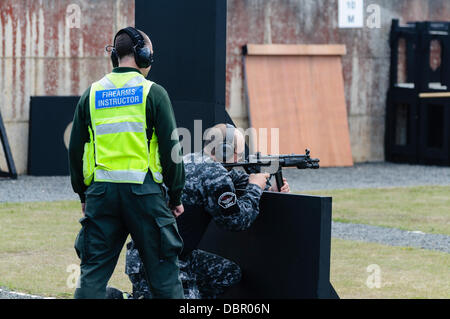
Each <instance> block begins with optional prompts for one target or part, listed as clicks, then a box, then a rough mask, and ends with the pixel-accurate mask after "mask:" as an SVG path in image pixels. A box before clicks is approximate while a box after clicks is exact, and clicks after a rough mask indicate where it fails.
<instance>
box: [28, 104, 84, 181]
mask: <svg viewBox="0 0 450 319" xmlns="http://www.w3.org/2000/svg"><path fill="white" fill-rule="evenodd" d="M79 99H80V97H79V96H42V97H40V96H39V97H36V96H32V97H31V101H30V129H29V140H28V174H29V175H38V176H51V175H69V164H68V158H67V148H66V145H65V143H64V135H65V134H66V140H67V139H68V137H69V136H70V128H71V127H70V126H69V125H70V124H71V122H72V120H73V115H74V113H75V109H76V106H77V103H78V100H79Z"/></svg>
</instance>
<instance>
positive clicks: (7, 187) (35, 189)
mask: <svg viewBox="0 0 450 319" xmlns="http://www.w3.org/2000/svg"><path fill="white" fill-rule="evenodd" d="M78 198H79V197H78V195H76V194H75V193H74V192H73V190H72V186H71V185H70V178H69V177H68V176H51V177H36V176H26V175H21V176H19V177H18V179H16V180H11V179H0V203H1V202H50V201H58V200H77V199H78Z"/></svg>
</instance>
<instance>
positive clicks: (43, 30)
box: [0, 0, 134, 174]
mask: <svg viewBox="0 0 450 319" xmlns="http://www.w3.org/2000/svg"><path fill="white" fill-rule="evenodd" d="M78 9H79V10H78ZM78 12H79V13H80V14H79V15H78ZM78 18H79V19H78ZM78 22H79V23H78ZM126 25H134V0H95V1H94V0H90V1H89V0H41V1H39V0H1V1H0V109H1V112H2V115H3V120H4V121H5V126H6V131H7V134H8V139H9V142H10V146H11V149H12V153H13V157H14V161H15V164H16V168H17V171H18V173H19V174H22V173H25V172H26V164H27V150H28V120H29V102H30V96H35V95H80V94H82V93H83V91H84V90H85V89H86V88H87V87H88V86H89V85H90V83H92V82H93V81H96V80H98V79H99V78H100V77H101V76H103V75H104V73H106V72H109V70H110V69H111V63H110V62H109V58H108V57H107V56H106V55H105V53H104V47H105V45H106V44H108V43H111V42H112V39H113V37H114V34H115V33H116V31H117V30H119V29H120V28H122V27H124V26H126ZM78 26H79V27H78ZM49 125H51V123H49ZM61 138H62V137H61ZM49 156H51V155H50V154H49ZM0 167H1V169H3V170H5V169H6V162H5V159H4V154H3V152H2V150H1V148H0Z"/></svg>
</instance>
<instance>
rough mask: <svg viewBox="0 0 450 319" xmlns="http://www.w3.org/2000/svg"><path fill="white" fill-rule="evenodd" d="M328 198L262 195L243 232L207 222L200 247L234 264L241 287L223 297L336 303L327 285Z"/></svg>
mask: <svg viewBox="0 0 450 319" xmlns="http://www.w3.org/2000/svg"><path fill="white" fill-rule="evenodd" d="M330 246H331V198H330V197H316V196H306V195H295V194H282V193H272V192H264V194H263V196H262V198H261V201H260V214H259V216H258V218H257V219H256V221H255V222H254V224H253V225H252V226H251V227H250V229H248V230H247V231H243V232H227V231H224V230H221V229H220V228H218V227H217V226H216V225H215V223H214V222H212V223H211V224H210V226H209V228H208V230H207V232H206V233H205V236H204V237H203V239H202V242H201V243H200V248H201V249H204V250H206V251H210V252H213V253H216V254H218V255H220V256H223V257H225V258H228V259H230V260H232V261H234V262H236V263H237V264H238V265H239V266H240V267H241V270H242V279H241V281H240V283H239V284H238V285H236V286H234V287H231V288H230V289H229V290H228V291H226V292H225V294H224V295H223V296H221V297H222V298H250V299H253V298H258V299H264V298H267V299H297V298H308V299H315V298H321V299H322V298H323V299H336V298H339V297H338V295H337V293H336V292H335V290H334V288H333V286H332V285H331V283H330Z"/></svg>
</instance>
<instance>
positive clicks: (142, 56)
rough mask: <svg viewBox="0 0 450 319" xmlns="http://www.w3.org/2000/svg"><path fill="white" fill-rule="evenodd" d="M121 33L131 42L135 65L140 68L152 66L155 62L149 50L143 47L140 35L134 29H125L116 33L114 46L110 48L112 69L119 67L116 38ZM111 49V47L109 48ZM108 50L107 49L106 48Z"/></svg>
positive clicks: (143, 43)
mask: <svg viewBox="0 0 450 319" xmlns="http://www.w3.org/2000/svg"><path fill="white" fill-rule="evenodd" d="M122 33H126V34H128V36H129V37H130V38H131V40H132V41H133V54H134V61H135V62H136V65H137V66H138V67H140V68H143V69H145V68H148V67H149V66H150V65H152V64H153V63H154V62H155V60H154V58H153V54H152V52H151V51H150V48H148V47H146V46H145V41H144V37H143V36H142V34H141V33H140V32H139V31H137V30H136V29H135V28H132V27H127V28H125V29H122V30H120V31H119V32H117V34H116V36H115V37H114V46H113V47H112V48H111V62H112V65H113V67H115V68H116V67H118V66H119V55H118V54H117V51H116V47H115V46H116V38H117V36H119V35H120V34H122ZM109 47H111V46H109ZM107 50H108V47H107Z"/></svg>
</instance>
